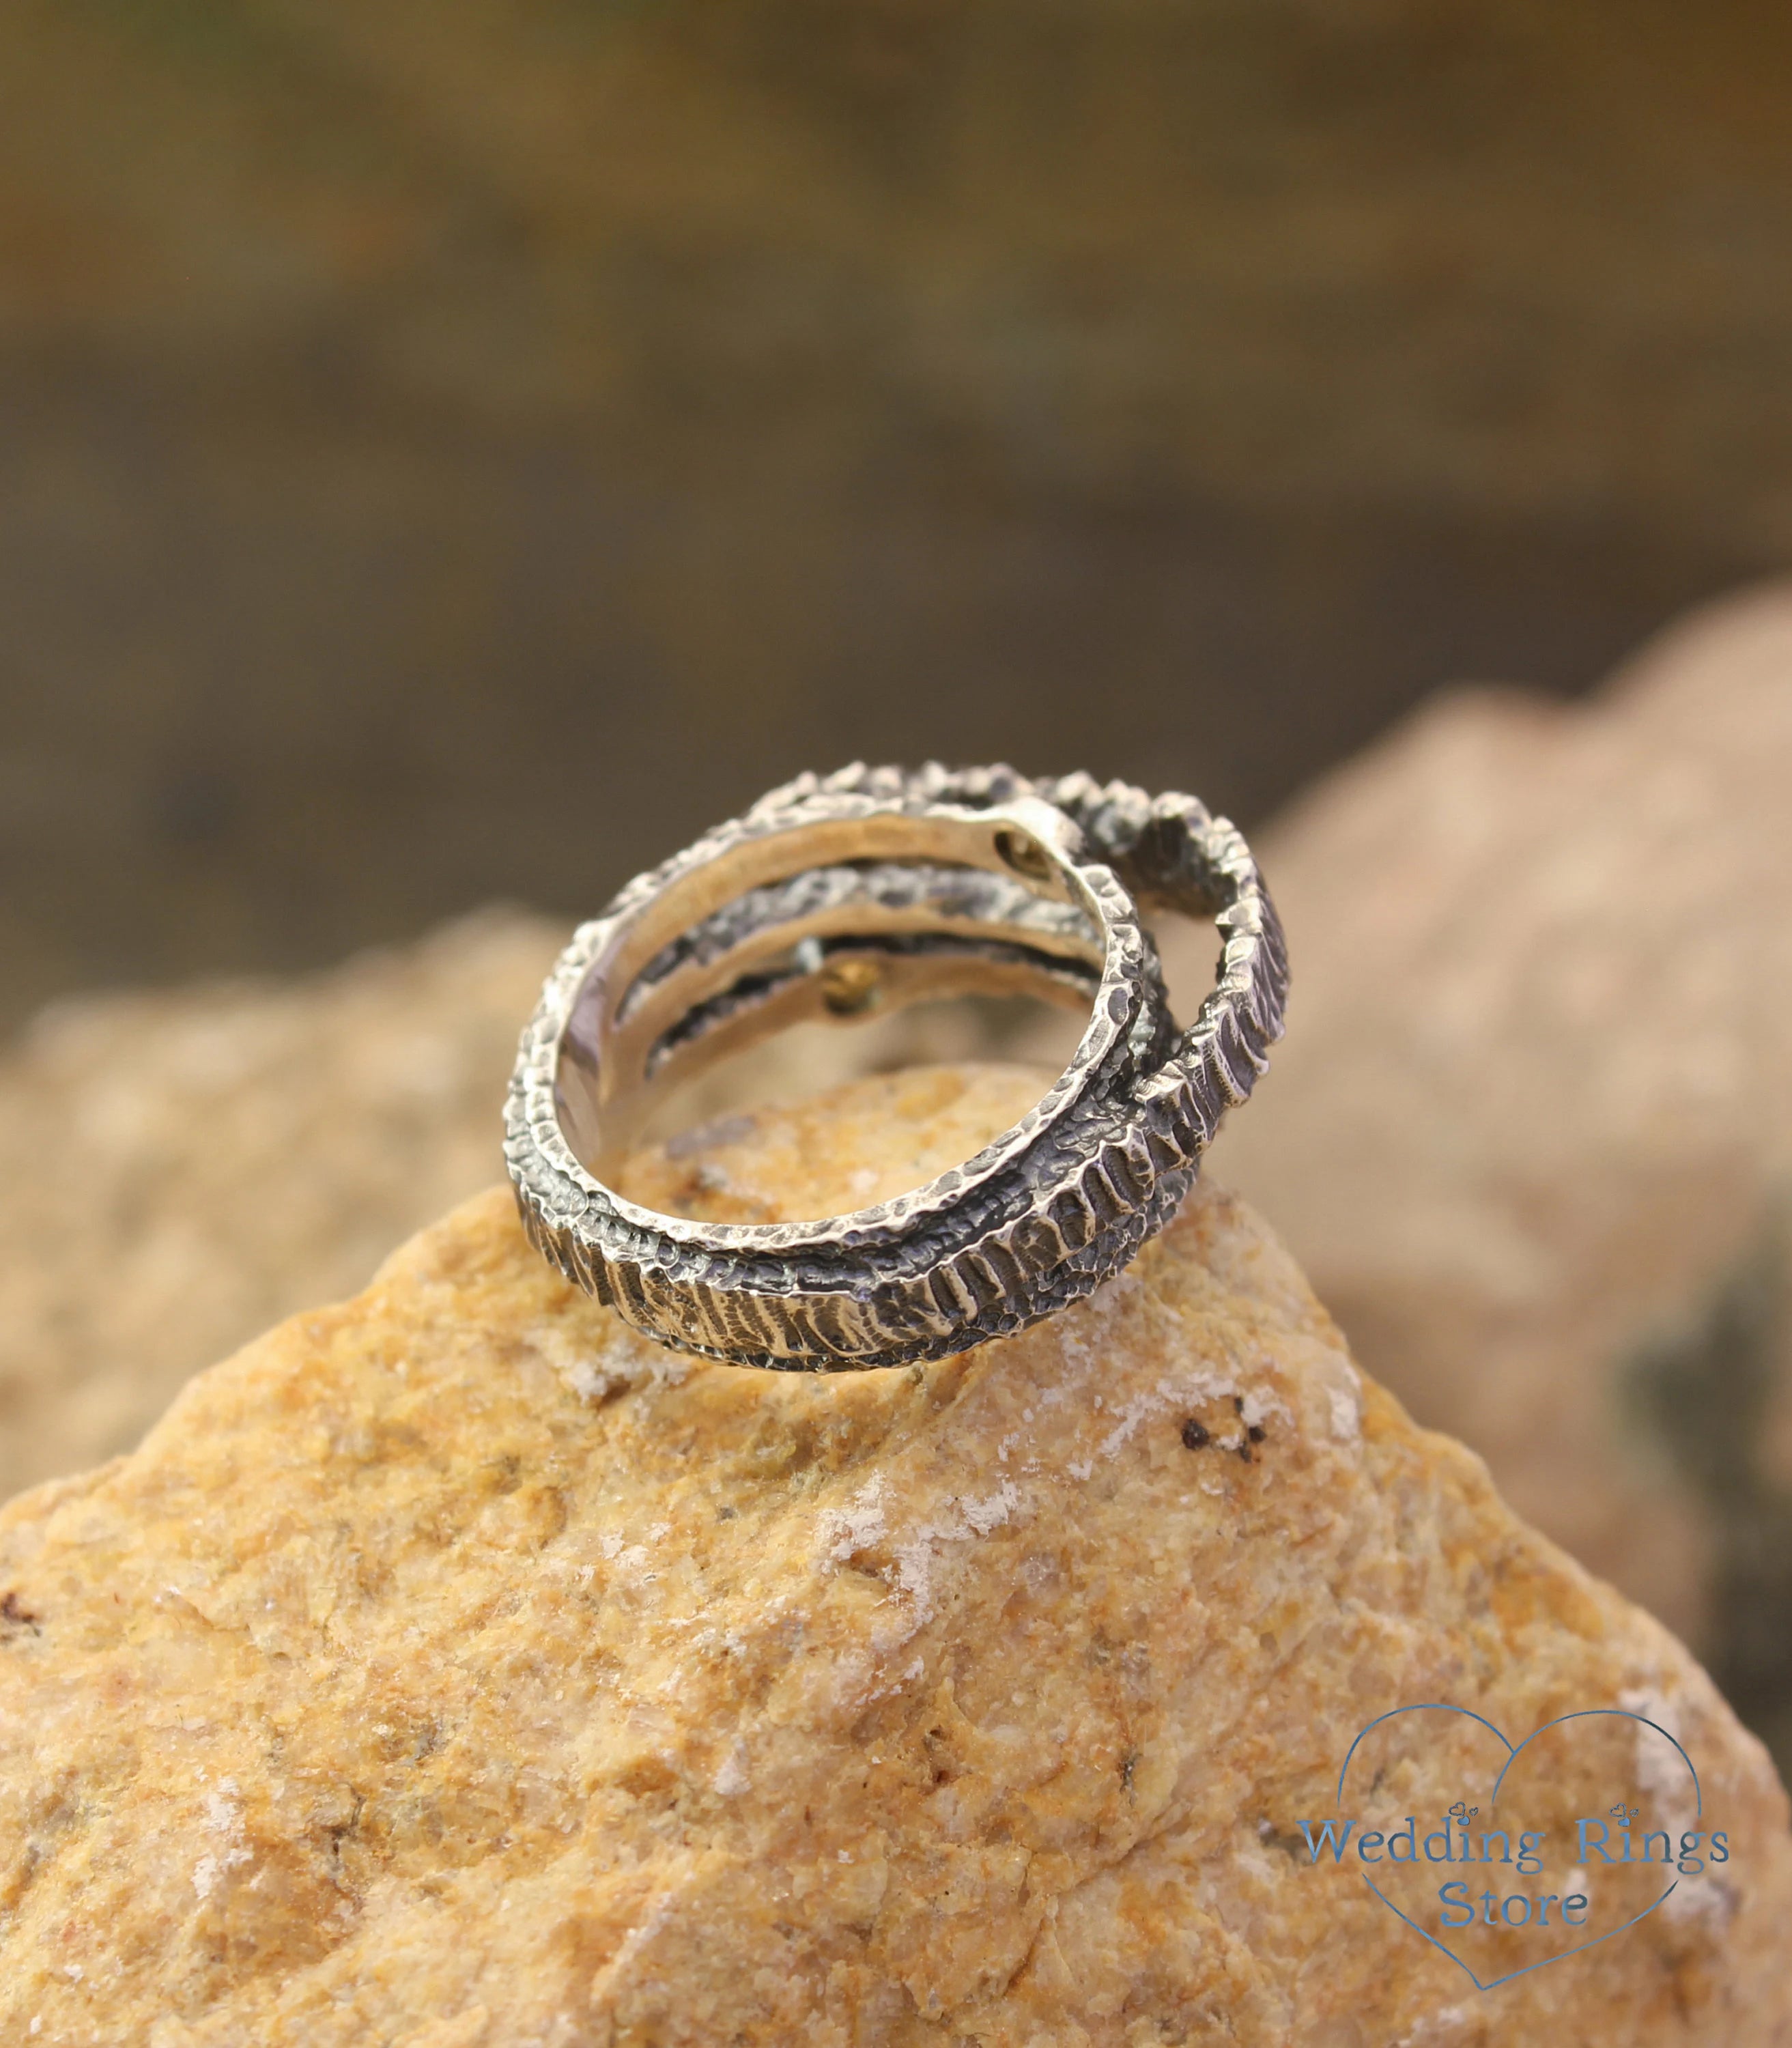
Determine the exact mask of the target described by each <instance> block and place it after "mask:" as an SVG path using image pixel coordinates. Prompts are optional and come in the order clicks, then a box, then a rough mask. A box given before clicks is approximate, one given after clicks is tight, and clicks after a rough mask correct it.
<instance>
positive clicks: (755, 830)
mask: <svg viewBox="0 0 1792 2048" xmlns="http://www.w3.org/2000/svg"><path fill="white" fill-rule="evenodd" d="M1166 909H1167V910H1175V911H1179V912H1181V913H1185V914H1188V915H1191V916H1196V917H1212V918H1213V919H1214V920H1215V921H1216V925H1217V926H1218V929H1219V931H1220V939H1221V945H1220V963H1219V972H1218V977H1217V979H1216V984H1215V986H1214V987H1213V988H1212V991H1210V993H1209V994H1208V996H1207V997H1206V999H1205V1000H1204V1002H1203V1003H1202V1004H1201V1006H1200V1010H1199V1013H1198V1014H1197V1016H1196V1017H1195V1018H1194V1020H1193V1022H1192V1024H1191V1025H1190V1026H1189V1027H1188V1029H1187V1030H1178V1028H1177V1026H1176V1025H1175V1024H1174V1022H1173V1020H1172V1018H1171V1016H1170V1012H1169V1000H1168V998H1167V996H1166V993H1165V990H1164V985H1163V979H1162V972H1161V971H1160V969H1159V966H1158V956H1157V950H1156V948H1155V945H1154V943H1153V941H1152V939H1151V937H1150V933H1149V932H1148V931H1147V929H1146V927H1145V925H1143V924H1142V921H1141V912H1142V911H1149V910H1166ZM1287 985H1288V964H1287V953H1286V947H1285V945H1284V943H1283V940H1282V931H1281V928H1280V926H1279V925H1278V922H1277V920H1276V916H1275V911H1274V906H1272V904H1271V903H1270V898H1269V896H1268V894H1267V892H1266V890H1265V889H1264V886H1263V882H1262V879H1261V878H1260V877H1259V874H1258V872H1257V867H1256V863H1255V861H1254V860H1253V859H1252V858H1251V851H1250V849H1249V848H1247V846H1246V844H1245V843H1244V840H1243V838H1242V836H1240V835H1239V832H1237V831H1236V830H1235V828H1233V827H1232V825H1231V824H1228V822H1227V821H1226V820H1224V819H1223V818H1216V817H1213V816H1209V814H1208V812H1207V811H1206V810H1205V809H1204V807H1203V806H1202V805H1200V803H1198V802H1197V801H1196V800H1195V799H1194V798H1193V797H1186V796H1179V795H1173V794H1171V795H1166V796H1160V797H1148V796H1146V794H1145V793H1143V792H1142V790H1138V789H1134V788H1132V787H1131V786H1130V785H1127V784H1123V783H1109V784H1106V785H1097V784H1096V782H1093V781H1092V780H1091V778H1088V776H1086V775H1069V776H1064V777H1061V778H1056V779H1045V780H1041V781H1037V782H1034V781H1029V780H1028V779H1026V778H1024V777H1022V776H1021V775H1019V774H1016V773H1015V772H1014V770H1011V769H1008V768H1004V767H993V768H980V769H970V770H947V769H944V768H941V767H938V766H929V767H926V768H923V769H921V770H916V771H913V772H910V771H906V770H898V769H893V768H866V767H863V766H857V765H855V766H853V767H851V768H848V769H845V770H842V771H841V772H840V774H835V775H831V776H827V777H820V778H818V777H816V776H813V775H805V776H802V777H800V778H798V779H797V781H795V782H791V783H789V784H786V785H785V786H784V787H783V788H782V789H775V790H774V791H773V792H772V793H770V795H769V796H767V797H763V798H762V799H761V801H759V802H758V803H757V804H755V805H754V807H753V808H752V809H751V810H750V811H748V812H747V813H746V814H745V815H744V816H742V817H739V818H737V819H735V820H731V822H729V823H728V824H724V825H721V826H719V827H718V828H716V830H715V831H713V832H708V833H707V834H705V835H704V837H703V838H702V839H700V840H698V841H696V844H694V845H692V846H691V847H689V848H687V849H686V850H685V851H684V852H683V853H681V854H678V855H676V856H674V858H673V859H671V860H669V861H667V862H666V863H665V864H664V865H663V866H661V867H657V868H655V869H654V870H652V871H650V872H649V873H647V874H646V875H640V876H638V877H637V879H635V880H634V881H633V882H630V884H629V885H628V886H627V887H626V888H625V889H624V890H623V891H622V892H621V894H619V895H618V896H617V897H616V898H615V900H614V901H613V902H611V905H610V906H609V908H608V909H607V910H606V911H605V912H604V913H603V915H602V916H601V917H598V918H597V919H595V921H592V922H591V923H589V924H586V925H581V926H580V928H579V929H578V931H577V932H576V933H575V934H574V936H573V938H572V942H571V944H569V945H568V947H567V948H566V950H565V952H564V953H563V954H562V955H561V956H560V960H559V961H558V963H557V964H556V966H555V968H554V969H553V972H552V973H551V974H550V975H549V978H548V980H547V983H546V985H545V987H544V989H543V991H542V995H541V1003H540V1005H539V1006H538V1007H537V1010H536V1012H535V1014H534V1016H533V1018H532V1019H531V1021H530V1022H529V1025H528V1026H527V1027H526V1030H525V1031H524V1033H523V1035H522V1044H521V1045H520V1047H519V1049H518V1058H517V1065H516V1071H515V1073H514V1076H513V1078H512V1080H511V1084H510V1098H509V1102H508V1105H507V1108H506V1140H505V1156H506V1162H507V1164H508V1166H509V1169H510V1177H511V1180H512V1181H513V1183H514V1186H515V1189H516V1194H517V1201H518V1208H519V1210H520V1212H521V1214H522V1220H523V1225H524V1228H525V1229H526V1232H527V1233H528V1235H529V1239H530V1240H531V1241H532V1242H533V1243H534V1244H535V1245H536V1246H537V1248H538V1249H539V1250H540V1251H541V1252H542V1253H543V1254H544V1255H545V1257H546V1258H547V1259H549V1261H550V1262H551V1263H553V1265H555V1266H557V1267H558V1268H559V1269H560V1271H561V1272H562V1273H564V1274H565V1275H566V1277H567V1278H568V1279H569V1280H572V1281H574V1282H576V1283H577V1284H578V1285H579V1286H581V1287H583V1288H584V1289H585V1290H587V1291H588V1293H590V1294H595V1296H596V1297H598V1298H599V1300H600V1301H603V1302H605V1303H607V1304H608V1305H611V1307H613V1308H614V1309H615V1310H616V1311H617V1312H618V1313H619V1314H620V1315H621V1316H623V1317H624V1318H625V1319H626V1321H628V1322H630V1323H631V1324H632V1325H634V1327H635V1328H638V1329H639V1330H641V1331H642V1332H644V1333H645V1334H646V1335H647V1336H650V1337H653V1338H654V1339H656V1340H657V1341H659V1342H660V1343H662V1344H667V1345H669V1346H672V1347H673V1348H676V1349H677V1350H680V1351H685V1352H696V1353H697V1354H699V1355H700V1356H704V1357H708V1358H713V1359H718V1360H723V1361H726V1362H727V1363H732V1364H735V1365H747V1366H761V1367H774V1368H778V1369H782V1370H785V1371H849V1370H854V1369H859V1368H864V1367H882V1366H892V1365H901V1364H906V1363H912V1362H915V1361H919V1360H929V1359H937V1358H944V1357H946V1356H949V1355H950V1354H952V1353H953V1352H960V1351H964V1350H966V1349H968V1348H969V1347H971V1346H972V1345H973V1344H981V1343H983V1342H984V1341H985V1340H987V1339H989V1338H991V1337H995V1336H1005V1335H1007V1334H1009V1333H1010V1332H1014V1331H1016V1330H1020V1329H1024V1328H1026V1327H1028V1325H1031V1324H1033V1323H1036V1322H1038V1321H1041V1319H1042V1318H1043V1317H1046V1316H1049V1315H1051V1314H1053V1313H1055V1312H1056V1311H1057V1309H1061V1308H1064V1307H1066V1306H1068V1305H1069V1304H1070V1303H1071V1302H1072V1301H1078V1300H1080V1299H1081V1298H1082V1297H1084V1296H1085V1295H1087V1294H1090V1293H1092V1291H1093V1290H1095V1289H1096V1287H1098V1286H1100V1285H1101V1283H1102V1282H1104V1280H1107V1279H1108V1278H1111V1276H1112V1275H1113V1274H1115V1273H1117V1272H1118V1271H1119V1270H1121V1268H1123V1266H1125V1265H1126V1264H1127V1262H1128V1261H1129V1260H1130V1259H1131V1258H1132V1257H1133V1255H1135V1252H1137V1251H1138V1248H1139V1247H1140V1246H1141V1245H1142V1244H1143V1243H1145V1242H1146V1240H1147V1239H1149V1238H1150V1237H1151V1236H1153V1235H1155V1233H1156V1232H1158V1231H1160V1230H1161V1229H1162V1228H1163V1227H1164V1225H1165V1224H1166V1223H1168V1222H1169V1220H1170V1218H1171V1217H1172V1216H1173V1215H1174V1214H1175V1212H1176V1210H1177V1208H1178V1207H1179V1206H1180V1204H1181V1201H1182V1200H1183V1198H1184V1197H1185V1195H1186V1194H1187V1193H1188V1191H1189V1188H1190V1187H1191V1185H1193V1181H1194V1178H1195V1175H1196V1173H1197V1170H1198V1167H1199V1164H1200V1154H1201V1153H1202V1151H1203V1150H1204V1149H1205V1147H1206V1146H1207V1145H1208V1143H1209V1142H1211V1140H1212V1137H1213V1135H1214V1134H1215V1132H1216V1130H1217V1129H1218V1127H1219V1125H1220V1119H1221V1118H1222V1117H1223V1116H1224V1114H1225V1112H1226V1111H1227V1109H1228V1107H1232V1106H1235V1104H1239V1103H1241V1102H1243V1100H1244V1099H1245V1097H1246V1096H1248V1095H1249V1093H1250V1092H1251V1087H1252V1085H1253V1084H1254V1083H1255V1080H1256V1079H1257V1077H1258V1076H1259V1074H1260V1073H1261V1072H1263V1069H1264V1067H1265V1065H1266V1057H1267V1053H1268V1049H1269V1047H1270V1045H1271V1044H1272V1043H1273V1042H1274V1041H1275V1040H1276V1039H1277V1038H1279V1037H1280V1035H1281V1031H1282V1010H1283V1005H1284V1002H1285V999H1286V993H1287ZM969 991H995V992H1000V993H1026V994H1032V995H1040V996H1043V997H1045V999H1048V1000H1050V1001H1053V1002H1056V1003H1061V1004H1067V1005H1073V1006H1075V1007H1080V1008H1084V1009H1086V1010H1088V1017H1089V1021H1088V1027H1087V1029H1086V1030H1084V1034H1083V1038H1082V1041H1081V1042H1080V1045H1078V1047H1077V1049H1076V1053H1075V1055H1074V1056H1073V1057H1072V1060H1071V1061H1070V1063H1069V1065H1068V1066H1067V1067H1066V1068H1065V1071H1064V1072H1063V1074H1062V1075H1061V1076H1060V1077H1059V1079H1058V1080H1057V1081H1056V1082H1055V1083H1053V1085H1052V1086H1051V1087H1050V1088H1049V1089H1048V1090H1047V1091H1046V1092H1045V1096H1043V1098H1042V1099H1041V1101H1040V1102H1039V1104H1038V1106H1037V1107H1035V1108H1034V1109H1033V1110H1032V1111H1030V1112H1029V1113H1028V1114H1027V1115H1026V1116H1025V1117H1023V1118H1022V1119H1021V1120H1020V1122H1019V1123H1017V1124H1015V1125H1014V1126H1013V1127H1012V1128H1010V1130H1008V1131H1004V1132H1003V1133H1002V1134H1001V1135H1000V1136H999V1137H998V1138H995V1139H994V1140H993V1141H992V1142H991V1143H990V1144H989V1145H988V1146H986V1147H985V1148H984V1149H983V1150H982V1151H981V1152H979V1153H978V1154H976V1157H975V1158H971V1159H968V1160H967V1161H965V1162H964V1164H963V1165H962V1166H957V1167H956V1168H953V1169H952V1170H950V1171H948V1172H947V1173H942V1174H941V1175H939V1176H938V1177H937V1178H936V1179H934V1180H933V1181H929V1183H927V1185H925V1186H924V1187H921V1188H917V1189H913V1191H911V1192H910V1193H906V1194H904V1195H902V1196H899V1197H897V1198H896V1199H895V1200H890V1201H886V1202H880V1203H879V1204H876V1205H875V1207H872V1208H865V1209H861V1210H859V1211H856V1212H854V1213H853V1214H851V1215H849V1216H829V1217H824V1218H820V1219H816V1220H811V1221H805V1222H797V1223H787V1224H715V1223H707V1222H702V1221H699V1220H694V1219H691V1218H687V1217H683V1216H669V1215H664V1214H661V1213H660V1212H657V1211H656V1210H653V1209H649V1208H642V1207H641V1206H639V1205H638V1204H634V1203H633V1202H630V1201H628V1200H625V1199H624V1198H623V1197H622V1196H621V1195H620V1194H619V1193H617V1192H616V1189H615V1180H616V1177H617V1176H618V1173H619V1169H620V1166H621V1165H622V1162H623V1160H624V1159H625V1158H626V1156H627V1154H628V1152H629V1150H630V1147H631V1146H632V1145H633V1144H634V1142H635V1140H636V1138H638V1135H640V1133H641V1131H642V1128H643V1127H644V1125H645V1123H646V1119H647V1118H648V1116H649V1115H650V1113H651V1111H652V1110H653V1108H654V1105H655V1104H656V1103H657V1101H658V1100H661V1099H663V1096H664V1094H665V1091H667V1090H668V1089H669V1088H672V1087H673V1086H675V1085H677V1084H678V1083H680V1082H682V1081H684V1080H687V1079H688V1078H689V1077H690V1076H692V1074H694V1073H695V1072H697V1071H699V1070H700V1069H701V1068H703V1067H704V1066H705V1065H708V1064H709V1063H710V1062H711V1061H714V1060H716V1059H717V1058H720V1057H723V1055H724V1054H727V1053H731V1052H735V1051H737V1050H739V1049H741V1048H743V1046H745V1045H750V1044H751V1043H753V1042H754V1041H757V1040H758V1039H759V1038H763V1037H765V1036H766V1035H768V1034H770V1033H771V1032H773V1031H775V1030H782V1029H783V1028H784V1027H785V1026H787V1025H789V1024H791V1023H793V1022H797V1021H798V1020H800V1019H802V1018H810V1017H815V1016H820V1015H825V1014H834V1015H836V1016H838V1015H844V1014H851V1013H852V1012H854V1011H855V1010H859V1009H860V1008H862V1007H866V1005H867V1003H869V1001H870V1000H871V999H874V998H876V999H881V1000H882V1002H884V1003H886V1004H889V1005H890V1006H892V1007H894V1006H895V1005H899V1004H902V1003H910V1002H913V1001H916V1000H917V999H922V998H925V997H933V996H939V995H952V994H958V993H963V992H969Z"/></svg>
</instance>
